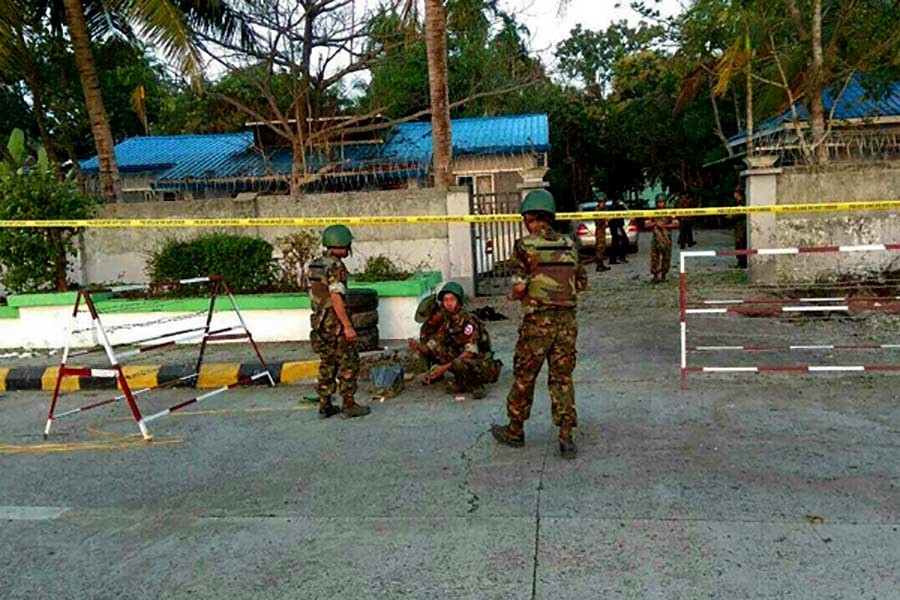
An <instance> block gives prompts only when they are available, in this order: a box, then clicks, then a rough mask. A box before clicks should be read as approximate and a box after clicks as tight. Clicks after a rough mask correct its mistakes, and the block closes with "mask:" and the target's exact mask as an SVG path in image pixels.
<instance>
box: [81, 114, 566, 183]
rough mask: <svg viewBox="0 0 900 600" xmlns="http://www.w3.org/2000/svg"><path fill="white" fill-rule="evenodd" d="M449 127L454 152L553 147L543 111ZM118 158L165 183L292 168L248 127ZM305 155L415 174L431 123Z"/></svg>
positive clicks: (170, 141) (91, 169)
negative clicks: (263, 148)
mask: <svg viewBox="0 0 900 600" xmlns="http://www.w3.org/2000/svg"><path fill="white" fill-rule="evenodd" d="M451 129H452V138H453V154H454V156H484V155H492V154H523V153H529V152H547V151H548V150H549V148H550V126H549V123H548V119H547V115H544V114H529V115H511V116H500V117H475V118H467V119H453V120H452V121H451ZM116 159H117V160H118V163H119V170H120V171H122V172H125V173H127V172H154V173H157V176H158V179H159V181H160V182H165V181H186V180H204V179H207V180H208V179H241V178H247V179H252V178H259V177H266V176H272V175H283V174H286V173H290V170H291V152H290V150H287V149H284V150H275V151H273V152H271V153H270V154H268V155H266V156H263V155H262V154H261V153H260V152H258V151H257V149H255V148H254V147H253V134H252V133H250V132H242V133H235V134H216V135H173V136H158V137H135V138H130V139H127V140H125V141H124V142H122V143H120V144H118V145H116ZM307 160H308V161H309V162H310V163H311V165H312V167H313V169H317V168H319V165H325V164H328V165H331V166H332V170H333V171H337V172H340V171H356V170H378V171H382V172H391V171H406V170H412V171H413V172H417V171H420V170H421V169H423V168H425V167H427V165H430V163H431V160H432V153H431V123H430V122H411V123H402V124H400V125H397V126H395V127H393V128H392V129H391V130H390V132H389V134H388V136H387V139H386V141H385V143H384V144H381V145H372V144H365V145H362V144H360V145H351V146H344V147H338V148H335V149H333V150H332V151H331V155H330V156H327V157H326V156H324V155H322V154H321V153H317V152H315V151H313V152H310V155H309V156H308V158H307ZM81 167H82V169H83V170H84V171H86V172H88V173H96V172H97V170H98V165H97V159H96V157H94V158H92V159H90V160H87V161H83V162H82V163H81Z"/></svg>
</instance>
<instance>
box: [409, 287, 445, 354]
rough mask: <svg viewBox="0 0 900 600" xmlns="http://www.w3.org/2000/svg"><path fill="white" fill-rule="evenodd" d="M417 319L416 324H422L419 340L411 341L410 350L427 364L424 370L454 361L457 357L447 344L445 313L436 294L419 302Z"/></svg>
mask: <svg viewBox="0 0 900 600" xmlns="http://www.w3.org/2000/svg"><path fill="white" fill-rule="evenodd" d="M415 318H416V323H420V324H421V326H420V327H419V339H418V340H415V339H410V340H409V349H410V350H411V351H413V352H415V353H416V354H418V355H419V357H420V360H421V361H422V362H424V363H425V365H424V367H425V368H424V370H428V369H430V368H431V367H433V366H435V365H442V364H445V363H448V362H450V361H452V360H453V359H454V358H455V355H452V354H451V350H450V348H449V347H448V344H447V339H446V337H447V336H446V331H445V327H444V312H443V311H442V310H441V305H440V303H439V302H438V300H437V295H436V294H431V295H430V296H427V297H425V298H424V299H423V300H422V301H421V302H419V306H418V307H417V308H416V317H415Z"/></svg>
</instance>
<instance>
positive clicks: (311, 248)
mask: <svg viewBox="0 0 900 600" xmlns="http://www.w3.org/2000/svg"><path fill="white" fill-rule="evenodd" d="M275 241H276V243H277V244H278V248H279V249H280V250H281V281H280V287H281V289H282V290H283V291H286V292H287V291H300V292H305V291H307V290H308V289H309V273H308V272H307V266H309V263H310V261H312V259H313V258H315V256H316V253H317V252H318V250H319V246H320V245H321V244H320V235H319V233H318V232H317V231H310V230H306V229H304V230H301V231H298V232H296V233H292V234H290V235H287V236H284V237H280V238H278V239H277V240H275Z"/></svg>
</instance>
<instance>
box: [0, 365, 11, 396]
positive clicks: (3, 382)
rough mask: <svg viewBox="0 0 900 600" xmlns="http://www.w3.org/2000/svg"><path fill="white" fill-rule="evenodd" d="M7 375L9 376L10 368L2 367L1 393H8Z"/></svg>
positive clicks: (0, 377) (0, 376)
mask: <svg viewBox="0 0 900 600" xmlns="http://www.w3.org/2000/svg"><path fill="white" fill-rule="evenodd" d="M7 375H9V367H0V392H5V391H6V376H7Z"/></svg>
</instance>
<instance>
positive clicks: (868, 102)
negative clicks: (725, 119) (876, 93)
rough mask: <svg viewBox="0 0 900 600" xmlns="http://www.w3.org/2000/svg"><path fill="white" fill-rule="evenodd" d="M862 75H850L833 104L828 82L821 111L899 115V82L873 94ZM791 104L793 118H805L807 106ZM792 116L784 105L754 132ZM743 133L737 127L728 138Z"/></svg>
mask: <svg viewBox="0 0 900 600" xmlns="http://www.w3.org/2000/svg"><path fill="white" fill-rule="evenodd" d="M862 77H863V76H862V75H854V76H853V78H852V79H851V80H850V83H849V84H848V85H847V89H845V90H844V92H843V93H842V94H840V98H839V99H838V102H837V106H836V107H835V104H834V97H835V86H828V87H827V88H825V89H824V90H822V102H823V104H824V105H825V113H826V114H831V110H832V108H834V119H835V120H838V121H844V120H848V119H872V118H875V117H896V116H900V82H895V83H893V84H891V85H889V86H888V89H887V93H886V94H885V95H884V96H881V97H875V98H873V97H872V96H869V95H867V92H866V89H865V87H863V84H862ZM839 89H840V88H838V90H839ZM794 106H795V107H796V110H797V118H798V119H799V120H800V121H805V120H807V119H808V118H809V110H807V108H806V106H805V105H803V104H801V103H797V104H795V105H794ZM793 120H794V115H793V112H792V111H791V109H790V108H788V109H787V110H786V111H784V112H783V113H781V114H780V115H778V116H777V117H774V118H772V119H769V120H768V121H765V122H763V123H761V124H760V125H759V127H758V128H757V131H756V134H757V135H762V134H765V133H767V132H770V131H772V130H775V129H778V128H779V127H781V126H782V125H784V124H785V123H791V122H793ZM746 135H747V131H746V130H744V131H740V132H738V133H737V134H735V135H734V136H732V137H731V138H730V139H729V140H728V141H729V142H737V141H741V140H744V139H745V137H746Z"/></svg>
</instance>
